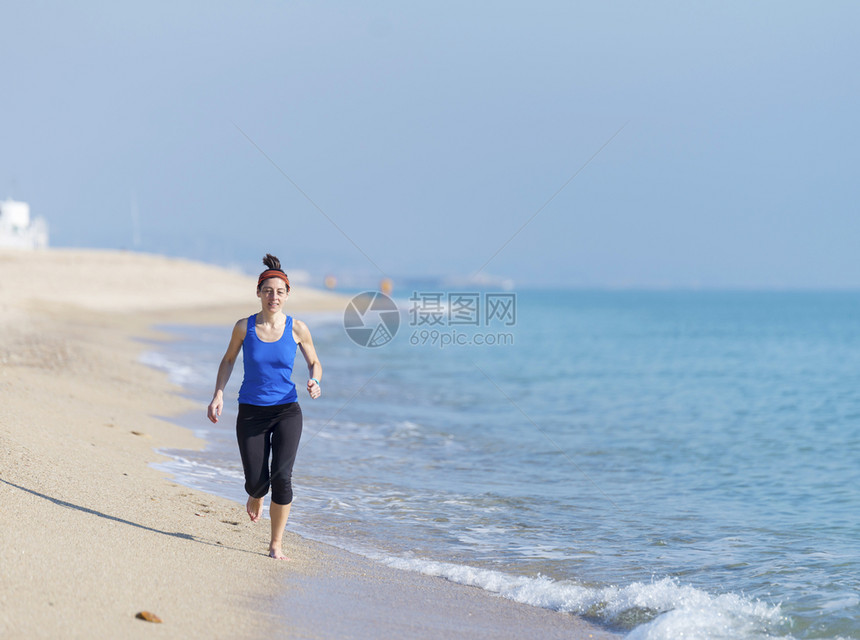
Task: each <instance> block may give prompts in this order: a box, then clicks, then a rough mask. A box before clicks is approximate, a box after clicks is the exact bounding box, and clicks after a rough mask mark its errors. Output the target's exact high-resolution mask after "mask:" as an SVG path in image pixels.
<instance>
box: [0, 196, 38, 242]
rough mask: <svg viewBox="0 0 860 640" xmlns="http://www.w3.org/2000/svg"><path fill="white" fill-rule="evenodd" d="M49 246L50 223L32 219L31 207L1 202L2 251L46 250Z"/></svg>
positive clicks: (24, 203)
mask: <svg viewBox="0 0 860 640" xmlns="http://www.w3.org/2000/svg"><path fill="white" fill-rule="evenodd" d="M47 246H48V223H47V222H45V220H44V218H35V219H33V220H31V219H30V205H29V204H27V203H26V202H18V201H17V200H10V199H8V198H7V199H6V200H3V201H2V202H0V249H44V248H45V247H47Z"/></svg>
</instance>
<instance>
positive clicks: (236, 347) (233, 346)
mask: <svg viewBox="0 0 860 640" xmlns="http://www.w3.org/2000/svg"><path fill="white" fill-rule="evenodd" d="M247 329H248V319H247V318H242V319H241V320H239V322H237V323H236V325H235V326H234V327H233V335H232V336H230V344H229V345H227V353H225V354H224V357H223V358H221V364H220V365H219V366H218V377H217V378H216V380H215V393H214V394H213V395H212V402H210V403H209V409H208V410H207V414H208V416H209V419H210V420H211V421H212V422H218V416H220V415H221V409H223V408H224V388H225V387H226V386H227V382H228V381H229V380H230V374H231V373H233V365H234V364H236V358H238V357H239V351H241V350H242V342H244V340H245V332H246V331H247Z"/></svg>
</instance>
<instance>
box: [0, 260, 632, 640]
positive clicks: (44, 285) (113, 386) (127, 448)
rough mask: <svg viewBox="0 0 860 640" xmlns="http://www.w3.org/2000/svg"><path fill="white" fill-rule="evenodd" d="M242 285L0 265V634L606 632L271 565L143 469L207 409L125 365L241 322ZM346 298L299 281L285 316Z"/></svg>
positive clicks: (571, 619)
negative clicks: (207, 329)
mask: <svg viewBox="0 0 860 640" xmlns="http://www.w3.org/2000/svg"><path fill="white" fill-rule="evenodd" d="M287 266H289V265H287ZM254 287H255V280H254V278H252V277H249V276H247V275H243V274H240V273H237V272H233V271H229V270H226V269H221V268H218V267H214V266H210V265H204V264H200V263H193V262H189V261H184V260H177V259H169V258H164V257H158V256H151V255H142V254H134V253H125V252H109V251H83V250H49V251H39V252H9V251H7V252H0V398H2V402H0V504H2V522H0V567H2V568H0V573H2V579H0V637H3V638H30V637H39V638H58V637H64V638H77V637H88V638H92V637H98V638H102V637H104V638H152V637H166V638H180V637H181V638H269V637H292V638H439V637H444V638H459V637H468V638H519V637H522V638H535V637H539V638H609V637H616V636H613V635H612V634H610V633H608V632H606V631H605V630H603V629H600V628H597V627H594V626H592V625H590V624H588V623H587V622H585V621H583V620H581V619H579V618H577V617H575V616H571V615H569V614H563V613H558V612H553V611H548V610H543V609H538V608H534V607H529V606H526V605H520V604H517V603H513V602H510V601H507V600H504V599H501V598H499V597H496V596H494V595H492V594H490V593H488V592H485V591H481V590H479V589H474V588H470V587H464V586H461V585H457V584H453V583H450V582H447V581H445V580H442V579H439V578H431V577H428V576H422V575H419V574H414V573H409V572H402V571H398V570H395V569H391V568H387V567H384V566H382V565H378V564H376V563H373V562H371V561H369V560H367V559H364V558H362V557H359V556H355V555H353V554H350V553H347V552H345V551H342V550H339V549H336V548H333V547H328V546H326V545H322V544H318V543H315V542H312V541H308V540H305V539H303V538H300V537H298V536H295V535H291V534H290V532H289V527H288V528H287V536H286V538H285V549H284V550H285V552H286V554H287V555H288V556H289V557H290V558H291V560H290V561H289V562H278V561H273V560H271V559H269V558H268V557H267V556H266V553H265V552H266V550H267V545H268V533H269V529H268V522H263V523H257V524H253V523H251V522H249V520H248V518H247V516H246V514H245V510H244V505H241V504H237V503H235V502H232V501H229V500H226V499H223V498H220V497H217V496H212V495H208V494H205V493H201V492H198V491H194V490H191V489H189V488H187V487H184V486H181V485H179V484H177V483H176V482H174V481H173V480H172V479H171V478H170V477H168V476H167V475H166V474H165V473H164V472H161V471H158V470H156V469H154V468H153V467H152V463H155V462H158V461H159V460H162V459H163V458H162V456H160V455H159V454H158V453H157V451H156V450H157V449H159V448H185V449H191V448H198V447H201V446H202V445H203V443H202V442H201V441H199V440H198V439H196V438H195V437H194V436H193V434H192V433H191V432H190V431H188V430H186V429H182V428H180V427H178V426H175V425H174V424H172V423H171V422H169V420H168V419H167V418H164V416H168V417H169V416H171V415H178V414H180V413H182V412H186V411H190V410H199V411H200V412H201V415H204V414H205V407H202V406H201V407H196V406H195V405H194V404H193V403H191V402H190V401H189V400H186V399H184V398H183V397H182V396H180V395H179V394H178V393H177V392H178V391H179V389H178V388H176V387H175V386H173V385H172V384H171V383H170V382H169V381H168V379H167V376H166V375H165V374H164V373H162V372H159V371H156V370H154V369H151V368H148V367H146V366H145V365H143V364H141V363H140V362H139V361H138V357H139V354H140V352H141V351H142V350H143V348H144V346H143V343H142V342H141V339H143V338H157V337H159V334H158V333H157V331H156V330H155V329H153V327H154V326H155V325H158V324H168V323H192V324H198V325H199V324H213V325H224V326H225V327H229V326H230V325H232V323H233V322H235V320H236V319H238V318H240V317H242V316H245V315H248V314H249V313H253V312H255V311H256V310H257V307H256V305H257V299H256V297H255V296H254ZM344 304H345V299H344V298H342V297H340V296H337V295H334V294H330V293H327V292H322V291H315V290H312V289H303V288H302V287H296V288H295V291H294V292H293V293H292V294H291V296H290V301H289V303H288V307H287V308H288V311H289V312H290V313H294V314H295V315H297V316H298V317H302V313H309V312H313V311H324V310H338V311H339V310H342V309H343V308H344ZM226 338H227V333H226V332H225V341H226ZM225 344H226V342H225ZM320 358H321V360H322V361H323V363H325V354H320ZM328 373H329V374H331V372H328ZM214 375H215V372H214V371H213V381H214ZM234 375H236V374H234ZM299 386H301V385H299ZM157 416H161V417H157ZM141 611H149V612H152V613H154V614H156V615H157V616H159V617H160V618H161V619H162V620H163V622H162V623H161V624H154V623H150V622H145V621H142V620H140V619H137V618H136V617H135V616H136V614H137V613H138V612H141Z"/></svg>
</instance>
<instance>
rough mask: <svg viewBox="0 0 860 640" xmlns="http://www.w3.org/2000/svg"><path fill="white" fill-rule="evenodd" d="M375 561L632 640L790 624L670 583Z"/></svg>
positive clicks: (761, 630) (773, 609) (773, 612)
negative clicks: (596, 581) (597, 583)
mask: <svg viewBox="0 0 860 640" xmlns="http://www.w3.org/2000/svg"><path fill="white" fill-rule="evenodd" d="M374 559H376V560H378V561H380V562H382V563H384V564H387V565H388V566H391V567H394V568H397V569H402V570H406V571H418V572H420V573H424V574H426V575H431V576H438V577H441V578H445V579H447V580H450V581H452V582H457V583H460V584H465V585H469V586H474V587H479V588H481V589H485V590H486V591H490V592H493V593H497V594H499V595H500V596H502V597H504V598H508V599H509V600H514V601H516V602H520V603H523V604H528V605H532V606H535V607H542V608H545V609H552V610H555V611H563V612H567V613H575V614H578V615H584V616H588V617H590V618H594V619H597V620H599V621H601V622H604V623H606V624H610V625H617V626H622V627H630V626H632V625H636V624H638V626H635V628H633V629H632V631H630V633H629V634H628V636H627V638H628V639H630V640H675V639H677V638H725V639H726V640H729V639H732V640H734V639H736V638H762V639H764V638H770V637H774V636H772V635H769V631H773V630H774V629H775V627H777V626H779V625H781V624H783V623H784V622H785V619H784V617H783V615H782V613H781V611H780V607H779V606H776V605H770V604H766V603H763V602H760V601H758V600H753V599H750V598H746V597H744V596H740V595H736V594H723V595H711V594H708V593H706V592H705V591H702V590H700V589H696V588H694V587H691V586H685V585H681V584H679V583H678V582H677V581H676V580H673V579H670V578H663V579H661V580H656V581H654V582H651V583H639V582H637V583H633V584H630V585H627V586H621V587H617V586H609V587H591V586H587V585H583V584H578V583H575V582H572V581H555V580H551V579H549V578H546V577H543V576H538V577H526V576H514V575H509V574H505V573H502V572H500V571H494V570H489V569H476V568H473V567H468V566H465V565H458V564H451V563H445V562H436V561H430V560H424V559H420V558H392V557H385V556H379V555H376V556H375V557H374ZM640 623H641V624H640ZM780 635H781V634H780ZM783 637H784V636H783Z"/></svg>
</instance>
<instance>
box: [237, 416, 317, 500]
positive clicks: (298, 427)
mask: <svg viewBox="0 0 860 640" xmlns="http://www.w3.org/2000/svg"><path fill="white" fill-rule="evenodd" d="M301 437H302V408H301V407H300V406H299V403H298V402H291V403H290V404H279V405H275V406H272V407H258V406H257V405H253V404H240V405H239V415H238V417H237V418H236V439H237V440H238V441H239V454H240V455H241V456H242V467H243V468H244V470H245V491H247V492H248V495H250V496H252V497H254V498H262V497H263V496H265V495H266V494H267V493H268V492H269V486H270V485H271V487H272V502H275V503H276V504H290V503H291V502H292V501H293V483H292V477H293V463H294V462H295V461H296V452H297V451H298V450H299V439H300V438H301ZM270 453H271V454H272V470H271V473H269V454H270Z"/></svg>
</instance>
